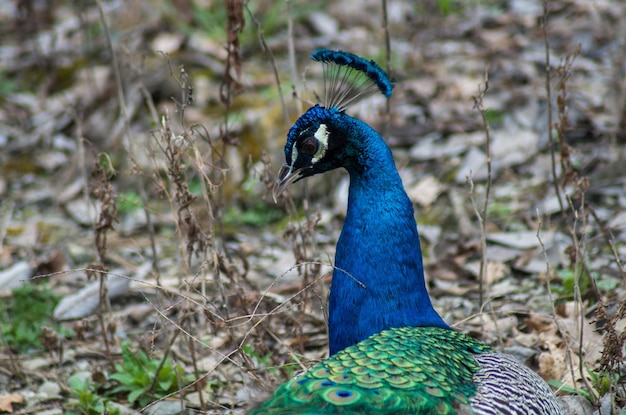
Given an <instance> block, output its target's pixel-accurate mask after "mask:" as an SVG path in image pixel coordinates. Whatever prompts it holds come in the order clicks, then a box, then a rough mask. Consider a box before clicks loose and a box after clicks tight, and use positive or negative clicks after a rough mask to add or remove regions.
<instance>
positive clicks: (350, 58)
mask: <svg viewBox="0 0 626 415" xmlns="http://www.w3.org/2000/svg"><path fill="white" fill-rule="evenodd" d="M311 59H312V60H314V61H316V62H321V63H323V64H324V99H323V102H322V105H323V106H324V107H326V108H333V107H334V108H337V109H338V110H340V111H344V110H345V109H346V108H348V107H349V106H350V105H353V104H355V103H357V102H359V101H361V100H362V99H365V98H367V97H369V96H371V95H374V94H375V93H376V91H380V92H381V93H382V94H383V95H385V96H386V97H387V98H390V97H391V92H392V90H393V85H392V83H391V81H390V80H389V77H388V76H387V73H385V71H384V70H383V69H382V68H381V67H380V66H378V64H376V62H374V61H373V60H370V61H368V60H367V59H364V58H361V57H360V56H357V55H355V54H352V53H349V52H343V51H340V50H336V51H335V50H329V49H317V50H316V51H314V52H313V53H312V54H311Z"/></svg>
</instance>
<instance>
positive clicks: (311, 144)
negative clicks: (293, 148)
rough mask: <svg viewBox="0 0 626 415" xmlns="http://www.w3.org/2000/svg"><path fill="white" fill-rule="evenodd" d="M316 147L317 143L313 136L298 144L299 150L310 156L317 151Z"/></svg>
mask: <svg viewBox="0 0 626 415" xmlns="http://www.w3.org/2000/svg"><path fill="white" fill-rule="evenodd" d="M318 147H319V143H318V141H317V140H316V139H315V137H308V138H306V139H305V140H304V141H303V142H302V144H301V145H300V152H301V153H304V154H308V155H309V156H312V155H314V154H315V153H317V149H318Z"/></svg>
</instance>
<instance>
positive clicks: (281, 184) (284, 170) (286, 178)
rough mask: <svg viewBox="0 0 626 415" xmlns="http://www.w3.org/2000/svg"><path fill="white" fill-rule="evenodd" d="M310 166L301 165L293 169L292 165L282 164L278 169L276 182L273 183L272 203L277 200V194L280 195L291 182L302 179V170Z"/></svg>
mask: <svg viewBox="0 0 626 415" xmlns="http://www.w3.org/2000/svg"><path fill="white" fill-rule="evenodd" d="M308 168H310V167H303V168H300V169H297V170H293V166H290V165H288V164H283V166H282V167H281V168H280V170H279V171H278V177H276V183H274V190H273V191H272V197H273V198H274V203H276V201H277V200H278V196H280V195H281V193H283V192H284V191H285V189H287V188H288V187H289V185H290V184H291V183H293V182H296V181H298V180H300V179H302V178H303V177H304V176H303V175H302V172H303V171H304V170H306V169H308Z"/></svg>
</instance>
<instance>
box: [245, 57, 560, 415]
mask: <svg viewBox="0 0 626 415" xmlns="http://www.w3.org/2000/svg"><path fill="white" fill-rule="evenodd" d="M312 56H313V59H314V60H320V61H323V62H326V63H327V65H329V66H331V67H339V68H344V67H346V68H348V69H349V70H352V71H357V72H359V73H362V74H364V76H365V77H366V78H368V79H369V81H370V82H369V86H366V88H369V89H371V88H370V87H371V85H376V87H377V88H379V89H380V90H381V91H383V93H384V92H385V91H387V92H388V93H389V94H391V83H390V82H389V80H388V79H387V76H386V74H385V73H384V71H382V70H381V69H380V68H379V67H378V66H377V65H376V64H374V63H373V62H368V61H367V60H365V59H362V58H360V57H358V56H355V55H352V54H348V53H345V52H339V51H336V52H332V51H328V50H325V49H324V50H321V51H316V52H314V53H313V55H312ZM334 74H336V72H333V75H331V76H333V77H334V76H335V75H334ZM333 79H334V80H333V82H332V83H335V82H336V81H337V80H338V79H340V78H333ZM350 79H351V78H350ZM381 86H382V87H381ZM387 87H388V89H386V88H387ZM334 88H337V89H339V90H342V88H343V87H342V86H335V87H334ZM357 89H358V88H357ZM343 90H345V88H343ZM350 93H351V94H352V95H353V98H352V99H351V100H349V101H345V100H344V99H339V98H337V95H336V93H335V92H333V91H329V90H328V84H326V94H325V104H324V106H319V105H316V106H314V107H312V108H310V109H309V110H308V111H307V112H306V113H305V114H303V115H302V116H301V117H300V118H299V119H298V120H297V121H296V123H295V124H294V126H293V127H292V128H291V130H290V131H289V134H288V136H287V143H286V145H285V159H286V161H287V163H286V164H285V165H284V166H283V168H282V169H281V171H280V173H279V176H278V180H277V184H276V187H275V192H276V193H280V192H282V191H283V190H284V189H285V188H286V187H287V186H288V185H289V184H290V183H293V182H295V181H297V180H300V179H302V178H305V177H309V176H312V175H314V174H318V173H323V172H326V171H329V170H332V169H335V168H339V167H342V168H345V169H346V170H347V171H348V173H349V175H350V189H349V196H348V211H347V216H346V220H345V223H344V226H343V229H342V232H341V236H340V237H339V241H338V243H337V250H336V254H335V269H334V271H333V281H332V286H331V292H330V301H329V321H328V329H329V346H330V354H331V357H330V358H329V359H328V360H325V361H324V362H322V363H320V364H319V365H317V366H315V367H314V368H312V369H311V370H310V371H309V372H307V373H306V374H304V375H302V376H301V377H297V378H294V379H293V380H292V381H290V382H288V383H286V384H285V385H283V386H281V387H280V388H279V389H278V390H277V391H276V393H275V394H274V396H273V397H272V398H270V399H269V400H268V401H266V402H265V403H264V404H263V405H261V406H260V407H259V408H257V409H256V410H255V411H254V412H253V413H254V414H258V415H260V414H278V413H284V414H309V413H310V414H334V413H346V414H365V413H375V414H378V415H380V414H403V413H406V414H453V413H474V414H479V415H480V414H494V415H495V414H519V415H522V414H524V415H526V414H537V415H558V414H562V409H561V408H560V406H559V404H558V402H557V400H556V397H555V396H554V395H553V394H552V392H551V390H550V388H549V387H548V386H547V385H546V383H545V382H544V381H543V380H542V379H541V378H539V377H538V376H537V375H536V374H535V373H534V372H532V371H531V370H530V369H528V368H526V367H525V366H522V365H520V364H519V363H516V362H515V361H513V360H512V359H511V358H508V357H506V356H503V355H501V354H498V353H496V352H494V351H493V350H491V349H490V348H489V347H488V346H486V345H485V344H482V343H480V342H478V341H476V340H474V339H471V338H469V337H467V336H465V335H463V334H461V333H457V332H455V331H453V330H452V329H451V328H450V327H449V326H448V325H447V324H446V323H445V322H444V321H443V320H442V319H441V317H440V316H439V314H437V312H436V311H435V309H434V308H433V306H432V304H431V301H430V298H429V296H428V292H427V290H426V284H425V281H424V272H423V267H422V254H421V249H420V242H419V235H418V231H417V226H416V222H415V219H414V215H413V206H412V204H411V202H410V200H409V198H408V196H407V195H406V192H405V191H404V188H403V186H402V181H401V179H400V176H399V174H398V171H397V169H396V166H395V163H394V160H393V157H392V154H391V151H390V149H389V147H387V145H386V144H385V142H384V140H383V139H382V138H381V137H380V136H379V135H378V133H376V131H374V130H373V129H372V128H371V127H369V126H368V125H367V124H365V123H363V122H362V121H360V120H358V119H356V118H353V117H350V116H348V115H347V114H345V112H344V110H343V108H344V107H345V105H346V103H347V102H349V103H354V102H355V99H354V97H362V96H364V95H363V94H362V93H361V92H359V91H357V90H355V87H354V86H353V87H350ZM340 95H342V94H340ZM329 97H330V98H329ZM359 99H360V98H359ZM329 102H331V103H332V102H334V103H336V105H330V104H328V103H329Z"/></svg>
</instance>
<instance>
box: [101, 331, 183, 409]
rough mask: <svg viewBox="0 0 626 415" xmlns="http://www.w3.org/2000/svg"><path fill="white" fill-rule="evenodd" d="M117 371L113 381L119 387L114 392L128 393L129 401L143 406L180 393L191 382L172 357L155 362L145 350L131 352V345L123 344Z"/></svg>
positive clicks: (112, 378)
mask: <svg viewBox="0 0 626 415" xmlns="http://www.w3.org/2000/svg"><path fill="white" fill-rule="evenodd" d="M115 372H116V373H114V374H112V375H111V376H110V377H109V379H111V380H115V381H117V382H119V386H117V387H115V388H114V389H113V390H112V391H111V393H128V401H129V402H130V403H131V404H134V403H138V404H139V405H140V406H144V405H146V404H147V403H149V402H150V401H151V400H153V399H160V398H163V397H165V396H167V395H169V394H171V393H174V392H176V391H177V390H179V389H180V388H181V387H182V386H183V385H184V384H186V383H188V382H189V381H190V380H191V378H190V376H188V375H185V371H184V369H183V368H182V366H180V365H175V364H174V363H172V360H171V359H170V358H166V359H165V360H164V361H162V360H161V359H152V358H150V357H148V355H146V353H144V352H143V351H141V350H139V351H137V352H133V351H131V350H130V347H129V345H128V344H127V343H125V344H123V345H122V364H116V365H115ZM155 379H156V380H155Z"/></svg>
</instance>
